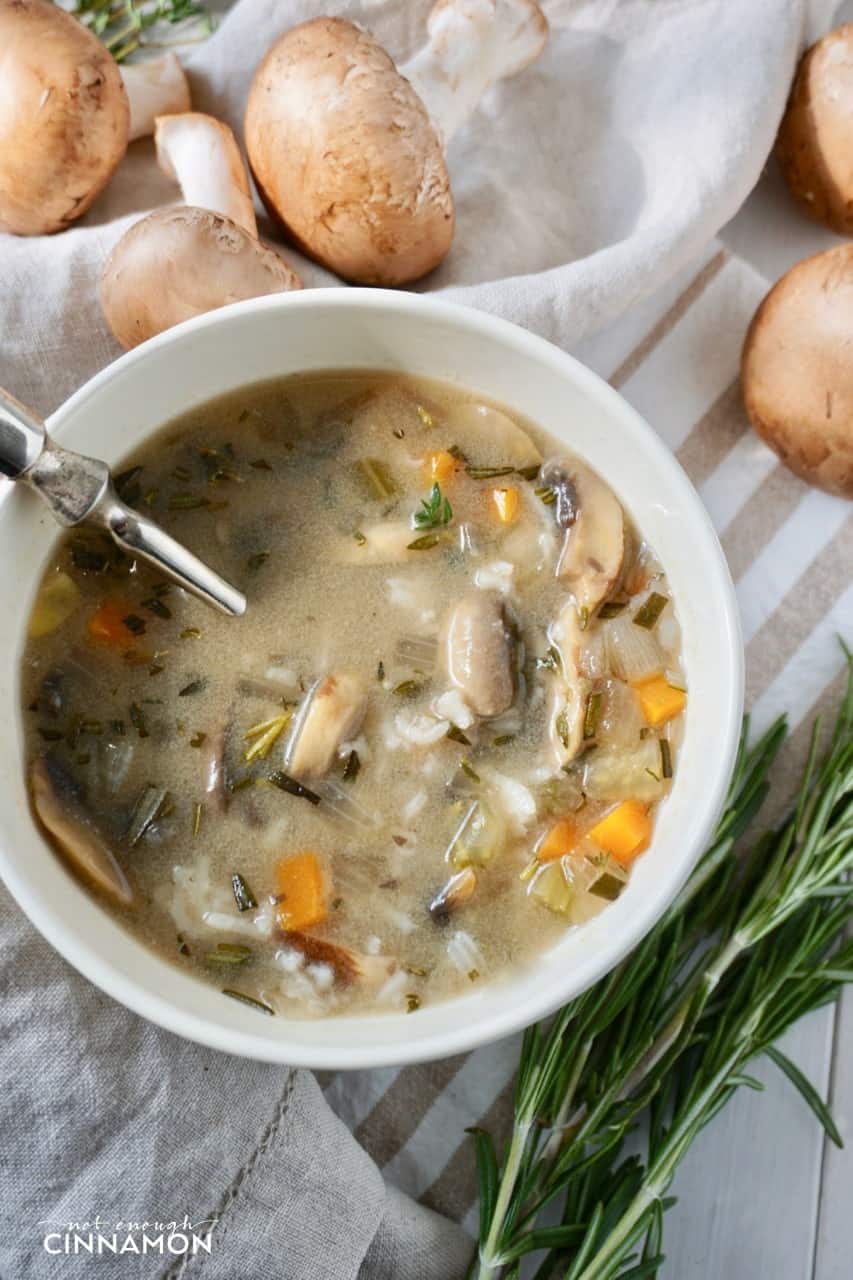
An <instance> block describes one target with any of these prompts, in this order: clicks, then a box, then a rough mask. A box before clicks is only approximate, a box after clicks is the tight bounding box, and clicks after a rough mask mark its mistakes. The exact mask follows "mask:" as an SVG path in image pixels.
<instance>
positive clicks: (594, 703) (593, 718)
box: [583, 693, 602, 738]
mask: <svg viewBox="0 0 853 1280" xmlns="http://www.w3.org/2000/svg"><path fill="white" fill-rule="evenodd" d="M601 700H602V694H600V693H591V694H590V695H589V701H588V702H587V704H586V715H585V716H584V719H583V736H584V738H594V737H595V735H596V731H597V730H598V718H599V716H600V715H601Z"/></svg>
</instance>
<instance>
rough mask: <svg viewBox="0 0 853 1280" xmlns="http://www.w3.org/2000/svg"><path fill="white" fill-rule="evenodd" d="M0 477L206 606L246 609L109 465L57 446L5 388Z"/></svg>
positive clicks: (235, 611) (235, 612)
mask: <svg viewBox="0 0 853 1280" xmlns="http://www.w3.org/2000/svg"><path fill="white" fill-rule="evenodd" d="M0 475H4V476H8V478H9V479H10V480H22V481H23V482H24V483H25V484H27V485H29V486H30V488H31V489H35V491H36V492H37V493H38V494H39V495H40V496H41V497H42V498H43V500H44V501H45V502H46V503H47V505H48V506H49V507H50V510H51V512H52V514H53V516H54V518H55V519H56V520H57V521H58V522H59V523H60V524H62V525H77V524H84V523H85V524H93V525H97V526H98V527H99V528H101V529H106V531H107V533H109V534H110V535H111V537H112V539H113V541H114V542H117V543H118V545H119V546H120V547H121V548H122V549H123V550H124V551H129V552H130V553H131V555H135V556H142V557H143V558H144V559H145V560H149V561H150V562H151V564H153V565H154V567H155V568H157V569H159V570H160V572H161V573H165V574H167V575H168V577H170V578H173V579H174V580H175V582H177V583H178V584H179V585H180V586H182V587H185V588H186V589H187V591H191V592H192V593H193V595H196V596H198V597H199V599H200V600H203V601H204V602H205V604H210V605H214V606H215V607H216V608H217V609H221V610H222V612H223V613H227V614H229V615H230V616H231V617H239V616H240V615H241V614H243V613H245V612H246V597H245V596H244V595H243V594H242V592H240V591H238V590H237V589H236V588H235V587H232V586H231V584H230V583H228V582H226V581H225V579H224V578H220V576H219V574H218V573H214V571H213V570H212V569H210V568H208V566H207V565H206V564H204V562H203V561H201V560H199V559H198V557H197V556H194V555H193V553H192V552H191V551H187V549H186V547H183V546H181V544H180V542H176V541H175V539H174V538H172V537H170V535H169V534H168V533H166V532H165V531H164V530H163V529H161V528H160V526H159V525H157V524H155V523H154V521H153V520H149V519H148V517H147V516H142V515H140V514H139V512H138V511H134V509H133V508H132V507H129V506H128V505H127V503H125V502H122V500H121V498H120V497H119V496H118V494H117V493H116V491H115V489H114V487H113V482H112V475H111V473H110V469H109V467H108V466H107V464H106V463H105V462H101V461H99V459H97V458H88V457H86V455H85V454H82V453H74V452H73V451H72V450H71V449H60V447H59V445H57V444H54V442H53V441H52V440H51V439H50V437H49V436H48V434H47V432H46V431H45V428H44V423H43V422H42V420H41V418H39V417H38V415H37V414H35V413H34V412H33V411H32V409H28V408H27V407H26V406H25V405H22V404H21V403H20V402H19V401H18V400H16V399H15V397H14V396H11V395H9V392H8V391H4V390H3V388H2V387H0Z"/></svg>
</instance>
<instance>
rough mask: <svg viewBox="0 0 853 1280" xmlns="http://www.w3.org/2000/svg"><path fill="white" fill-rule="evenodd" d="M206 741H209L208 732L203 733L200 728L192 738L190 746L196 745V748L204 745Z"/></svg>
mask: <svg viewBox="0 0 853 1280" xmlns="http://www.w3.org/2000/svg"><path fill="white" fill-rule="evenodd" d="M205 742H207V734H206V733H202V731H201V730H200V729H199V731H198V733H194V734H193V736H192V737H191V738H190V746H191V747H195V748H196V749H197V748H198V747H203V746H204V744H205Z"/></svg>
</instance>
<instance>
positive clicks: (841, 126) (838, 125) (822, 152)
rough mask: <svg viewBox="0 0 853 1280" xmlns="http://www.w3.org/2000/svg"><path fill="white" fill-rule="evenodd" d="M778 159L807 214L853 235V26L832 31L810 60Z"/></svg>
mask: <svg viewBox="0 0 853 1280" xmlns="http://www.w3.org/2000/svg"><path fill="white" fill-rule="evenodd" d="M776 155H777V157H778V160H779V166H780V168H781V170H782V175H783V177H784V179H785V181H786V182H787V184H788V186H789V187H790V189H791V191H792V193H793V195H794V196H795V197H796V198H797V200H798V201H799V202H800V204H801V205H802V207H803V209H804V210H805V212H806V213H807V214H808V215H809V216H810V217H812V218H814V219H815V220H816V221H817V222H822V223H824V224H825V225H826V226H828V227H831V228H832V229H833V230H834V231H837V232H839V234H841V235H847V236H849V235H853V24H848V25H847V26H844V27H839V28H838V30H837V31H832V32H830V34H829V35H827V36H824V38H823V39H822V40H818V42H817V44H814V45H812V47H811V48H810V49H809V50H808V51H807V52H806V54H805V55H804V57H803V59H802V61H801V62H800V65H799V68H798V70H797V75H796V78H795V80H794V85H793V88H792V89H791V96H790V98H789V100H788V106H787V109H786V111H785V115H784V117H783V119H782V124H781V126H780V129H779V137H778V139H777V142H776Z"/></svg>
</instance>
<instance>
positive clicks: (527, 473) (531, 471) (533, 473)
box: [516, 462, 540, 480]
mask: <svg viewBox="0 0 853 1280" xmlns="http://www.w3.org/2000/svg"><path fill="white" fill-rule="evenodd" d="M539 471H540V466H539V463H538V462H534V463H533V464H532V465H531V466H529V467H519V468H518V470H517V472H516V475H519V476H521V478H522V480H535V479H536V477H537V476H538V475H539Z"/></svg>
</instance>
